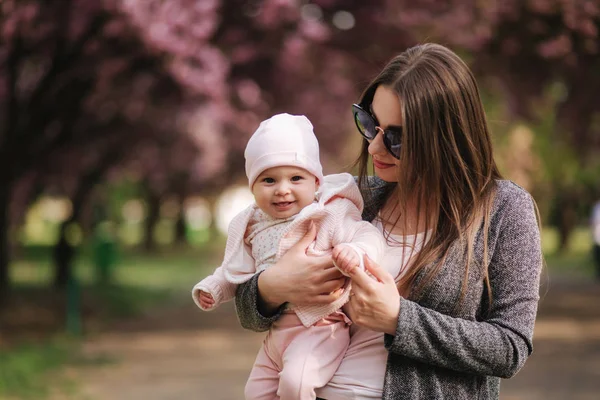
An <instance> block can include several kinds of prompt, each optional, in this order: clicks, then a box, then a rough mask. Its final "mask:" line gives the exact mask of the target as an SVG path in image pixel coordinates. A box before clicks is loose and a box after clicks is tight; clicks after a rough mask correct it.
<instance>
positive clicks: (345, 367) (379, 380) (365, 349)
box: [317, 219, 425, 400]
mask: <svg viewBox="0 0 600 400" xmlns="http://www.w3.org/2000/svg"><path fill="white" fill-rule="evenodd" d="M373 225H374V226H375V227H376V228H377V229H378V230H379V231H380V232H382V233H383V225H382V224H381V222H380V221H379V220H378V219H376V220H374V221H373ZM424 236H425V235H424V233H420V234H418V235H410V236H400V235H391V238H390V239H392V240H395V241H397V242H399V243H402V242H405V243H415V245H414V250H413V251H412V254H411V250H410V247H408V246H402V245H400V244H395V243H393V242H392V244H391V245H390V244H386V246H385V250H384V254H383V257H382V261H381V266H382V267H384V268H385V269H387V270H388V271H389V272H390V273H391V274H392V275H393V276H395V277H396V280H398V279H399V278H400V277H401V276H402V274H404V273H405V272H406V270H405V269H404V267H405V266H406V265H407V263H408V261H409V260H410V258H412V257H413V256H414V255H415V254H417V253H418V251H419V250H420V249H421V247H422V245H423V238H424ZM399 260H401V261H400V262H399ZM387 356H388V352H387V350H386V349H385V347H384V346H383V333H381V332H375V331H372V330H369V329H367V328H363V327H360V326H358V325H356V324H352V325H350V345H349V346H348V350H347V351H346V354H345V355H344V359H343V360H342V363H341V364H340V367H339V368H338V370H337V371H336V373H335V375H334V376H333V377H332V378H331V380H330V381H329V383H328V384H327V385H326V386H325V387H322V388H320V389H317V396H319V397H322V398H324V399H327V400H342V399H343V400H348V399H361V400H364V399H381V397H382V395H383V380H384V376H385V367H386V361H387Z"/></svg>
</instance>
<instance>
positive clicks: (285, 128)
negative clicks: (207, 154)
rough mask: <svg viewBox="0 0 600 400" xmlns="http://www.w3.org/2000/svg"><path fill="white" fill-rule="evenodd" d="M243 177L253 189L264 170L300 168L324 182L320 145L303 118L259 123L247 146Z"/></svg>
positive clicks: (286, 117) (284, 117)
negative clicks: (246, 178)
mask: <svg viewBox="0 0 600 400" xmlns="http://www.w3.org/2000/svg"><path fill="white" fill-rule="evenodd" d="M244 157H245V158H246V176H248V184H249V185H250V188H251V189H252V185H253V184H254V181H255V180H256V178H258V176H259V175H260V174H261V173H262V172H263V171H264V170H266V169H269V168H273V167H279V166H295V167H299V168H303V169H305V170H307V171H308V172H310V173H311V174H313V175H314V176H316V177H317V179H318V180H319V182H323V168H322V167H321V162H320V160H319V142H318V141H317V138H316V137H315V134H314V132H313V126H312V124H311V123H310V121H309V120H308V118H306V117H305V116H304V115H290V114H277V115H274V116H272V117H271V118H269V119H267V120H265V121H263V122H261V123H260V125H259V127H258V129H257V130H256V132H254V134H253V135H252V137H251V138H250V140H249V141H248V145H247V146H246V151H245V152H244Z"/></svg>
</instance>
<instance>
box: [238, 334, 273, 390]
mask: <svg viewBox="0 0 600 400" xmlns="http://www.w3.org/2000/svg"><path fill="white" fill-rule="evenodd" d="M268 346H269V345H268V343H267V340H266V339H265V341H264V342H263V344H262V346H260V350H259V351H258V355H257V356H256V361H254V366H253V367H252V371H250V377H249V378H248V382H246V387H245V388H244V398H245V399H246V400H273V399H276V398H277V387H278V386H279V370H280V368H279V367H278V366H277V364H276V363H275V361H273V359H272V358H271V357H270V356H269V354H268V352H267V348H268Z"/></svg>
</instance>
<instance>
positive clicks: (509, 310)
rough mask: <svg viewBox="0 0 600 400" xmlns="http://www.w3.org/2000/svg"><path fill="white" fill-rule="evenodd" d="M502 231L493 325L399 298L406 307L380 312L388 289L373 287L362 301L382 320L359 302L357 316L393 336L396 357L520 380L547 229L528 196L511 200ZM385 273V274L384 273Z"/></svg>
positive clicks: (493, 273) (493, 269)
mask: <svg viewBox="0 0 600 400" xmlns="http://www.w3.org/2000/svg"><path fill="white" fill-rule="evenodd" d="M502 224H503V226H502V227H501V230H500V234H499V237H498V241H497V243H496V248H495V249H494V255H493V257H492V260H491V263H490V266H489V276H490V283H491V285H492V295H493V302H492V307H491V310H490V313H489V314H488V316H487V318H486V319H485V320H483V321H468V320H464V319H461V318H454V317H451V316H448V315H445V314H442V313H439V312H437V311H434V310H431V309H428V308H425V307H423V306H420V305H419V304H417V303H415V302H412V301H409V300H406V299H403V298H401V297H399V296H398V297H397V299H398V300H399V302H398V303H394V302H392V305H391V306H390V304H389V301H388V303H384V304H383V305H382V306H380V307H378V306H377V304H378V303H377V302H374V301H373V300H372V298H375V297H377V296H376V295H375V293H376V292H377V291H379V292H381V288H368V291H363V292H361V293H357V294H356V296H355V297H354V298H359V295H360V296H361V297H363V299H362V300H364V301H365V302H367V301H368V304H369V305H374V306H375V308H377V309H379V310H384V311H381V314H382V315H383V316H382V315H380V316H379V317H378V318H379V320H375V316H376V315H375V316H374V317H371V318H370V317H369V313H370V314H376V312H375V311H373V310H370V311H368V312H367V311H365V310H366V308H367V307H366V306H364V307H361V303H355V302H356V300H354V301H353V302H352V303H355V304H352V307H351V308H353V310H352V311H351V313H350V317H351V318H353V320H355V322H356V323H357V324H359V325H360V324H361V322H362V323H363V324H365V325H370V326H369V327H370V328H371V329H375V330H379V331H383V332H386V335H385V346H386V348H387V349H388V351H390V352H393V353H396V354H399V355H402V356H405V357H409V358H412V359H414V360H418V361H420V362H423V363H426V364H430V365H434V366H439V367H444V368H449V369H452V370H456V371H461V372H467V373H472V374H479V375H493V376H499V377H503V378H508V377H511V376H513V375H514V374H515V373H516V372H517V371H518V370H519V369H520V368H521V367H522V366H523V364H524V363H525V360H526V359H527V357H528V356H529V355H530V354H531V351H532V336H533V326H534V322H535V316H536V312H537V303H538V299H539V294H538V291H539V277H540V272H541V266H542V255H541V246H540V235H539V229H538V225H537V220H536V217H535V212H534V208H533V203H532V200H531V197H530V196H529V195H528V194H526V193H523V194H522V195H519V196H516V197H513V198H511V199H510V204H506V207H505V209H504V211H503V215H502ZM378 269H379V270H380V271H378V273H381V271H383V269H381V268H378ZM376 272H377V271H376ZM383 272H384V273H385V271H383ZM356 273H357V275H358V274H360V272H356ZM372 273H373V272H372ZM374 275H375V273H374ZM353 281H354V278H353ZM377 284H379V285H383V286H385V285H386V283H385V282H377ZM359 290H360V289H359ZM369 296H370V297H369ZM358 300H361V299H360V298H359V299H358ZM385 307H387V308H385ZM394 307H398V308H396V309H395V310H394ZM394 312H395V313H396V315H397V323H396V327H395V332H390V328H391V325H390V324H389V323H388V321H389V320H390V318H392V317H393V315H394ZM353 313H354V314H355V315H353ZM355 318H357V320H356V319H355Z"/></svg>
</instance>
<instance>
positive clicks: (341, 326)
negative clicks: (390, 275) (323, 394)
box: [244, 312, 350, 400]
mask: <svg viewBox="0 0 600 400" xmlns="http://www.w3.org/2000/svg"><path fill="white" fill-rule="evenodd" d="M349 323H350V320H349V319H348V317H346V316H345V315H344V314H343V313H342V312H336V313H333V314H331V315H329V316H328V317H326V318H323V319H322V320H320V321H318V322H317V323H315V324H314V325H313V326H311V327H309V328H307V327H305V326H304V325H302V323H301V322H300V319H298V317H297V316H296V314H295V313H293V312H286V313H284V314H283V315H282V316H281V318H279V320H277V321H276V322H275V323H274V324H273V326H272V327H271V330H270V331H269V333H268V334H267V337H266V338H265V340H264V342H263V345H262V347H261V348H260V351H259V352H258V356H257V357H256V361H255V362H254V367H253V368H252V371H251V372H250V377H249V378H248V382H247V383H246V389H245V391H244V394H245V398H246V400H274V399H281V400H315V398H316V394H315V389H316V388H319V387H322V386H325V385H326V384H327V382H329V380H330V379H331V377H332V376H333V374H334V373H335V371H336V370H337V369H338V367H339V365H340V363H341V362H342V358H343V357H344V354H345V353H346V349H347V348H348V344H349V342H350V332H349V330H348V327H349Z"/></svg>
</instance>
